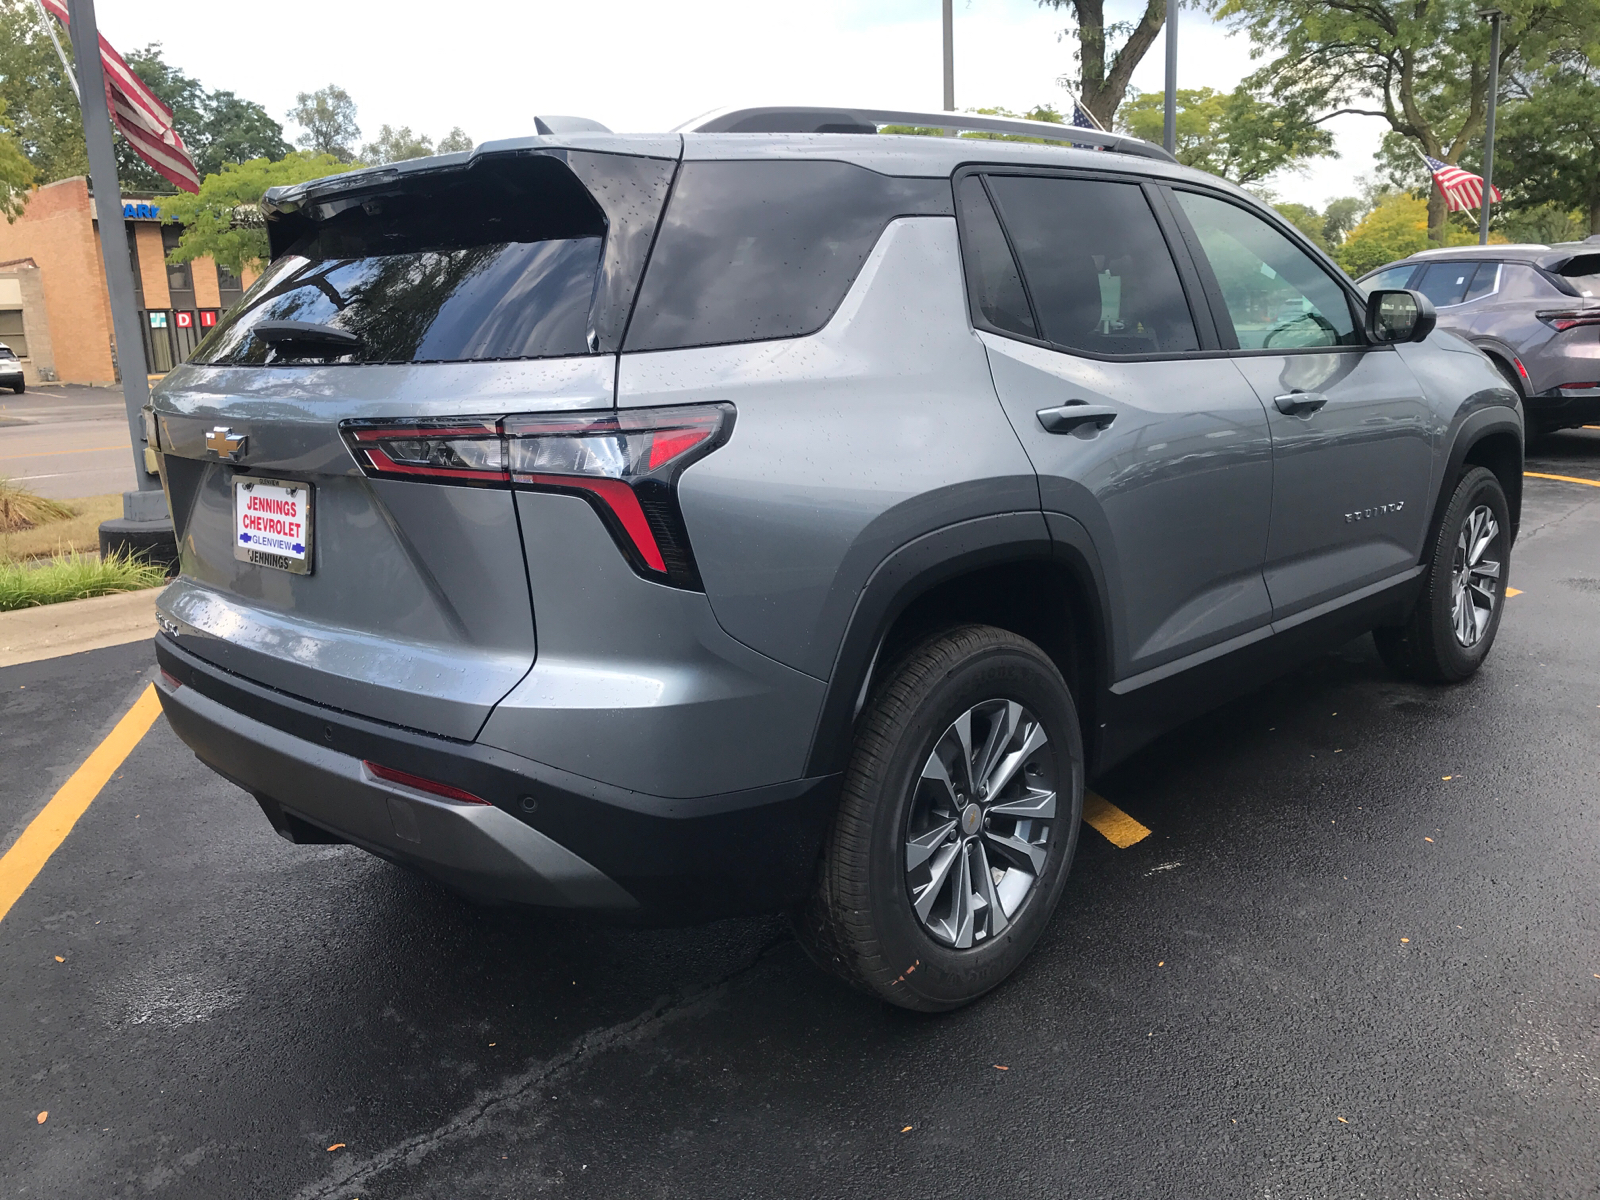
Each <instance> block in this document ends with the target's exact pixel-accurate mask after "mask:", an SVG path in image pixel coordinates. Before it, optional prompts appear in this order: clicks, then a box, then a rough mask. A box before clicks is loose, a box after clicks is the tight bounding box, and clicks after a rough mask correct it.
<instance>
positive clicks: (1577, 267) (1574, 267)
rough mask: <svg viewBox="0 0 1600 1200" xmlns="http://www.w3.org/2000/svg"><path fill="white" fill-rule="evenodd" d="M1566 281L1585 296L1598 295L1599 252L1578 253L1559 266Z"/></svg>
mask: <svg viewBox="0 0 1600 1200" xmlns="http://www.w3.org/2000/svg"><path fill="white" fill-rule="evenodd" d="M1561 274H1563V275H1565V276H1566V278H1567V282H1568V283H1570V284H1571V285H1572V286H1573V287H1575V288H1577V289H1578V291H1579V293H1580V294H1582V295H1585V296H1600V254H1580V255H1578V256H1577V257H1576V258H1574V259H1573V260H1572V261H1571V262H1569V263H1568V264H1567V265H1566V266H1564V267H1562V268H1561Z"/></svg>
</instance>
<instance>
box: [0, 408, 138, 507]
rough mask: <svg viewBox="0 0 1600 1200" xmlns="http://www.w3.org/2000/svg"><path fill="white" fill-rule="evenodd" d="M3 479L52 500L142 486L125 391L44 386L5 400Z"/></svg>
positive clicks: (1, 413) (0, 430) (0, 449)
mask: <svg viewBox="0 0 1600 1200" xmlns="http://www.w3.org/2000/svg"><path fill="white" fill-rule="evenodd" d="M0 478H6V479H11V480H14V481H17V482H20V483H23V484H26V485H27V486H28V487H30V488H32V489H33V490H34V491H35V492H37V493H38V494H39V495H41V496H48V497H50V498H51V499H52V500H75V499H78V498H79V497H82V496H103V495H106V494H107V493H110V492H125V491H130V490H132V489H133V488H136V487H137V486H138V483H137V481H136V480H135V478H134V473H133V453H132V451H131V450H130V449H129V447H128V416H127V412H126V410H125V409H124V408H123V401H122V389H121V388H98V387H97V388H91V387H78V386H76V385H70V384H69V385H64V386H61V387H54V386H51V387H42V388H35V389H33V390H32V391H29V392H25V393H23V394H22V395H20V396H16V395H12V394H11V393H9V392H8V393H6V395H5V398H4V399H0Z"/></svg>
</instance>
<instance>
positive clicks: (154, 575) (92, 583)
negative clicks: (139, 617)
mask: <svg viewBox="0 0 1600 1200" xmlns="http://www.w3.org/2000/svg"><path fill="white" fill-rule="evenodd" d="M166 581H167V570H166V568H165V567H154V566H151V565H150V564H149V563H147V562H144V561H142V560H139V559H129V558H125V557H122V556H120V555H113V556H111V557H110V558H106V559H102V558H100V557H99V556H98V555H86V554H79V553H78V552H77V551H72V552H71V553H68V554H64V555H58V556H57V557H55V558H52V559H49V560H48V561H46V562H43V563H40V564H38V565H33V564H28V563H20V562H5V561H0V612H11V611H12V610H14V609H18V608H34V607H36V606H38V605H41V604H57V603H60V602H61V601H63V600H87V599H88V598H89V597H91V596H109V595H111V594H112V593H114V592H136V591H140V590H142V589H144V588H153V587H159V586H160V585H161V584H163V583H165V582H166Z"/></svg>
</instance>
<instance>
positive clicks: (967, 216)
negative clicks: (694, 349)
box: [956, 175, 1039, 338]
mask: <svg viewBox="0 0 1600 1200" xmlns="http://www.w3.org/2000/svg"><path fill="white" fill-rule="evenodd" d="M956 207H957V208H958V209H959V210H960V214H961V229H962V233H963V234H964V235H965V239H966V240H965V242H964V244H963V248H964V249H965V251H966V258H967V277H968V281H969V287H970V288H971V291H972V304H973V308H974V309H975V310H976V313H977V316H978V317H979V318H980V319H981V320H982V322H983V323H984V324H987V325H988V326H989V327H990V328H992V329H995V330H998V331H999V332H1001V333H1019V334H1021V335H1022V336H1023V337H1030V338H1036V337H1038V336H1039V331H1038V329H1037V328H1036V327H1035V326H1034V323H1033V313H1032V312H1031V311H1030V310H1029V308H1028V293H1027V292H1025V291H1024V290H1023V288H1022V276H1021V274H1019V273H1018V271H1017V260H1016V259H1015V258H1013V257H1012V256H1011V247H1009V246H1008V245H1006V235H1005V233H1004V232H1003V231H1002V230H1001V228H1000V221H999V220H998V219H997V218H996V217H995V215H994V205H992V204H990V203H989V194H988V193H987V192H986V191H984V188H983V180H982V179H980V178H978V176H976V175H968V176H967V177H966V178H965V179H963V180H962V181H961V183H960V184H959V185H958V190H957V192H956Z"/></svg>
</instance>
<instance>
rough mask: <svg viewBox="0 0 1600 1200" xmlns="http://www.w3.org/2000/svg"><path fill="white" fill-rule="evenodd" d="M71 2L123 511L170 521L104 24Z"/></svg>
mask: <svg viewBox="0 0 1600 1200" xmlns="http://www.w3.org/2000/svg"><path fill="white" fill-rule="evenodd" d="M67 6H68V8H67V11H68V13H69V14H70V16H71V18H72V21H71V25H70V27H69V28H68V30H67V32H68V35H69V36H70V37H71V38H72V56H73V59H74V60H75V62H76V64H77V68H78V72H79V74H78V83H79V88H78V102H79V109H80V111H81V112H82V115H83V140H84V142H85V144H86V147H87V149H88V151H89V183H90V186H91V187H92V188H93V189H94V207H95V216H96V217H97V219H98V220H99V223H100V258H101V261H102V262H103V263H104V264H105V270H106V292H107V295H108V297H109V299H110V301H111V328H112V333H113V335H114V336H115V338H116V347H117V363H118V366H119V367H120V368H121V372H122V398H123V403H124V407H126V409H127V412H128V437H129V440H130V444H131V447H132V451H133V477H134V480H135V481H136V485H137V490H136V491H133V492H124V493H123V496H122V515H123V518H124V522H127V523H132V522H139V523H141V524H144V523H149V522H155V523H159V522H163V521H167V520H168V514H167V502H166V496H165V495H164V494H163V493H162V491H161V481H160V480H159V479H157V478H156V477H155V476H153V475H151V474H149V473H148V472H147V471H146V470H145V465H144V454H143V448H144V407H145V404H146V403H147V402H148V401H149V399H150V380H149V378H148V376H147V373H146V369H145V360H144V334H143V331H142V330H141V329H140V328H139V307H138V302H137V300H136V299H135V293H134V287H133V263H132V261H131V256H130V255H129V253H128V234H127V229H126V227H125V226H124V225H123V222H122V187H121V184H120V183H119V182H118V180H117V156H116V152H115V150H114V149H113V148H112V145H111V113H110V111H109V110H108V109H107V107H106V80H105V70H104V68H103V67H102V66H101V63H100V30H99V27H98V25H97V24H96V23H95V14H94V0H67ZM106 524H107V525H111V524H113V522H109V521H108V522H107V523H106ZM146 528H148V526H146ZM106 532H107V531H106V530H105V529H104V527H102V531H101V539H100V542H101V547H102V549H104V548H105V547H106V545H107V541H106V536H105V535H106ZM125 532H126V531H125ZM168 536H170V534H169V535H168ZM114 540H115V539H114Z"/></svg>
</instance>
